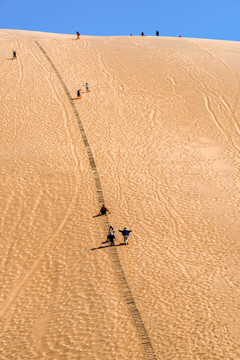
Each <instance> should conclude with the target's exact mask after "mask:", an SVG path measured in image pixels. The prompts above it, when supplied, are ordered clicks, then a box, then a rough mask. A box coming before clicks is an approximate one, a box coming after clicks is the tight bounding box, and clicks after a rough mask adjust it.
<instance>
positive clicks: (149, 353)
mask: <svg viewBox="0 0 240 360" xmlns="http://www.w3.org/2000/svg"><path fill="white" fill-rule="evenodd" d="M35 43H36V44H37V46H38V47H39V49H40V50H41V51H42V53H43V54H44V55H45V57H46V59H47V60H48V62H49V63H50V65H51V66H52V68H53V70H54V71H55V73H56V75H57V77H58V79H59V81H60V83H61V84H62V86H63V88H64V90H65V93H66V95H67V97H68V100H69V101H70V104H71V106H72V109H73V112H74V115H75V117H76V120H77V122H78V126H79V129H80V133H81V135H82V140H83V143H84V145H85V148H86V151H87V155H88V159H89V163H90V166H91V169H92V173H93V177H94V183H95V187H96V191H97V197H98V202H99V205H102V204H103V203H104V198H103V191H102V187H101V182H100V178H99V174H98V170H97V166H96V163H95V160H94V157H93V153H92V150H91V147H90V144H89V142H88V139H87V136H86V132H85V130H84V127H83V124H82V121H81V119H80V116H79V113H78V111H77V108H76V105H75V103H74V101H73V99H72V97H71V94H70V92H69V90H68V88H67V86H66V84H65V82H64V80H63V79H62V77H61V75H60V73H59V72H58V70H57V68H56V66H55V65H54V63H53V62H52V60H51V59H50V57H49V56H48V54H47V53H46V51H45V50H44V49H43V47H42V46H41V45H40V44H39V43H38V41H35ZM109 226H110V224H109V220H108V217H107V216H105V217H104V228H105V232H106V233H107V232H108V229H109ZM109 251H110V254H111V258H112V261H113V265H114V268H115V271H116V275H117V278H118V280H119V283H120V286H121V289H122V293H123V295H124V298H125V300H126V303H127V305H128V309H129V310H130V313H131V315H132V318H133V321H134V324H135V326H136V328H137V331H138V334H139V337H140V340H141V343H142V346H143V349H144V351H145V355H146V359H149V360H152V359H153V360H154V359H157V357H156V355H155V353H154V350H153V347H152V344H151V341H150V339H149V336H148V334H147V330H146V328H145V326H144V323H143V321H142V318H141V315H140V313H139V311H138V308H137V306H136V304H135V301H134V299H133V296H132V292H131V290H130V288H129V286H128V283H127V279H126V277H125V274H124V271H123V268H122V265H121V262H120V259H119V256H118V252H117V249H116V248H115V247H110V249H109Z"/></svg>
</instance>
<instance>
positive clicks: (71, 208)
mask: <svg viewBox="0 0 240 360" xmlns="http://www.w3.org/2000/svg"><path fill="white" fill-rule="evenodd" d="M35 41H37V42H38V43H39V44H40V45H41V46H42V48H43V49H44V50H45V51H46V53H47V55H48V56H49V58H50V59H51V61H52V62H53V63H54V65H55V67H56V69H57V70H58V72H59V74H61V77H62V79H63V80H64V82H65V84H66V86H67V88H68V90H69V92H70V94H71V96H72V98H73V99H75V98H76V91H77V89H79V88H82V90H83V93H82V99H81V100H73V101H74V104H75V106H76V108H77V111H78V113H79V116H80V118H81V121H82V124H83V127H84V130H85V133H86V136H87V139H88V141H89V144H90V146H91V149H92V154H93V157H94V160H95V163H96V166H97V169H98V174H99V178H100V181H101V186H102V191H103V195H104V199H105V202H106V206H107V207H108V208H109V210H110V212H111V213H110V214H109V215H108V220H109V223H110V224H111V225H112V226H113V227H114V228H115V229H116V230H117V231H116V245H119V244H121V243H122V242H123V239H122V237H121V234H120V233H119V232H118V229H122V228H123V227H124V226H126V227H128V228H129V229H132V233H131V235H130V238H129V245H128V246H116V251H117V253H118V256H119V259H120V261H121V264H122V269H123V270H124V273H125V277H126V280H127V282H128V285H129V288H130V289H131V292H132V295H133V298H134V300H135V304H136V306H137V309H138V310H139V313H140V314H141V318H142V320H143V323H144V325H145V328H146V331H147V333H148V335H149V338H150V340H151V344H152V347H153V349H154V352H155V354H156V358H157V359H163V360H168V359H169V360H174V359H182V360H186V359H194V360H195V359H199V360H202V359H206V360H209V359H234V360H235V359H240V336H239V334H240V312H239V306H240V300H239V292H240V284H239V274H240V265H239V241H240V229H239V226H240V220H239V212H240V211H239V201H240V195H239V194H240V180H239V176H240V161H239V154H240V120H239V119H240V43H237V42H227V41H216V40H204V39H185V38H160V37H159V38H157V37H134V36H132V37H88V36H81V39H80V40H78V41H76V39H75V36H74V35H59V34H47V33H37V32H29V31H17V30H0V66H1V68H0V69H1V70H0V84H1V86H0V99H1V103H0V130H1V131H0V137H1V141H0V143H1V145H0V146H1V148H0V159H1V180H0V184H1V193H0V196H1V222H0V228H1V240H0V287H1V291H0V317H1V321H0V359H1V360H3V359H4V360H5V359H6V360H16V359H24V360H27V359H31V360H33V359H41V360H44V359H54V360H55V359H56V360H57V359H64V360H71V359H83V360H85V359H86V360H92V359H94V360H115V359H116V360H122V359H126V360H128V359H134V360H142V359H145V358H146V354H145V352H144V348H143V345H142V342H141V338H140V336H139V333H138V330H137V327H136V324H135V323H134V321H133V318H132V316H131V312H130V310H129V305H128V304H127V302H126V301H125V298H124V296H123V291H122V288H121V286H120V283H119V278H118V274H117V273H116V271H115V268H114V264H113V261H112V257H111V254H110V251H111V248H110V247H109V244H108V243H104V242H105V240H106V229H105V227H104V218H103V217H94V216H95V215H96V214H98V212H99V201H98V197H97V192H96V187H95V183H94V177H93V171H92V169H91V167H90V163H89V158H88V153H87V151H86V148H85V145H84V142H83V140H82V137H81V132H80V130H79V125H78V122H77V120H76V116H75V114H74V111H73V108H72V106H71V103H70V102H69V99H68V97H67V95H66V92H65V90H64V88H63V86H62V84H61V82H60V81H59V79H58V77H57V76H56V73H55V72H54V70H53V68H52V67H51V64H50V63H49V61H47V59H46V57H45V56H44V54H43V52H41V50H40V48H39V47H38V45H37V43H36V42H35ZM13 49H15V50H16V51H17V59H16V60H11V58H12V50H13ZM86 82H88V83H89V86H90V90H91V92H90V93H88V94H87V93H86V92H85V90H84V87H83V84H85V83H86ZM149 358H150V357H149Z"/></svg>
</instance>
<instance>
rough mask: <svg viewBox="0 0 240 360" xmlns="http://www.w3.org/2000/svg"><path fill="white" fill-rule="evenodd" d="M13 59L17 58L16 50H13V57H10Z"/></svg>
mask: <svg viewBox="0 0 240 360" xmlns="http://www.w3.org/2000/svg"><path fill="white" fill-rule="evenodd" d="M12 58H13V59H16V58H17V52H16V50H13V57H12Z"/></svg>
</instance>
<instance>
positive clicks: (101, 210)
mask: <svg viewBox="0 0 240 360" xmlns="http://www.w3.org/2000/svg"><path fill="white" fill-rule="evenodd" d="M107 212H109V214H110V211H109V210H108V209H107V208H106V206H105V205H104V204H103V206H102V207H101V209H100V212H99V214H101V215H106V214H107Z"/></svg>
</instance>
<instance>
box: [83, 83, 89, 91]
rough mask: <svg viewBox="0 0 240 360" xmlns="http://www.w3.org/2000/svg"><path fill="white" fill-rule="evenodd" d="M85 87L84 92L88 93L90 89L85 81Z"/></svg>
mask: <svg viewBox="0 0 240 360" xmlns="http://www.w3.org/2000/svg"><path fill="white" fill-rule="evenodd" d="M83 86H84V87H85V88H86V92H87V93H90V90H89V85H88V83H87V82H86V85H83Z"/></svg>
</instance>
